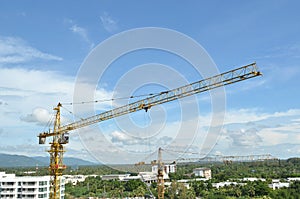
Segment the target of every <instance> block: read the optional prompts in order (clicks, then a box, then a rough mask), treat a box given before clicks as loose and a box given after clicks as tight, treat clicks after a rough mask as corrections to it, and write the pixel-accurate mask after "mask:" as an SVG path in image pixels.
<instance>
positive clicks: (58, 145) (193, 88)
mask: <svg viewBox="0 0 300 199" xmlns="http://www.w3.org/2000/svg"><path fill="white" fill-rule="evenodd" d="M260 75H262V74H261V73H260V72H259V71H258V69H257V66H256V63H252V64H249V65H246V66H243V67H240V68H237V69H234V70H230V71H228V72H225V73H222V74H219V75H216V76H213V77H210V78H207V79H204V80H200V81H197V82H194V83H191V84H188V85H185V86H182V87H179V88H176V89H173V90H169V91H164V92H161V93H159V94H157V95H154V96H151V97H148V98H145V99H142V100H138V101H136V102H133V103H130V104H127V105H124V106H121V107H118V108H115V109H112V110H109V111H106V112H103V113H100V114H97V115H95V116H91V117H88V118H86V119H82V120H80V121H76V122H73V123H70V124H67V125H64V126H61V124H60V107H61V106H62V105H61V104H60V103H59V104H58V105H57V107H55V108H54V110H55V111H56V119H55V123H54V128H53V131H52V132H51V131H49V132H43V133H40V134H39V135H38V137H39V144H45V142H46V138H47V137H53V141H52V142H51V143H50V144H51V146H50V150H49V151H48V152H49V154H50V166H49V170H50V176H51V193H50V199H60V180H61V176H62V172H63V170H64V169H65V168H66V166H65V165H64V164H63V154H64V152H65V151H64V146H63V145H64V144H67V143H68V132H69V131H72V130H76V129H79V128H82V127H85V126H89V125H92V124H95V123H98V122H101V121H105V120H109V119H112V118H115V117H119V116H121V115H125V114H129V113H132V112H136V111H139V110H145V111H148V110H149V109H150V108H151V107H152V106H156V105H159V104H164V103H166V102H170V101H174V100H176V99H180V98H183V97H187V96H191V95H195V94H198V93H202V92H205V91H209V90H212V89H215V88H218V87H221V86H225V85H229V84H233V83H236V82H239V81H243V80H246V79H250V78H253V77H257V76H260ZM162 184H163V179H162ZM161 193H162V197H161V198H163V190H162V192H160V194H161Z"/></svg>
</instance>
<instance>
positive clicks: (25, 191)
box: [0, 172, 65, 199]
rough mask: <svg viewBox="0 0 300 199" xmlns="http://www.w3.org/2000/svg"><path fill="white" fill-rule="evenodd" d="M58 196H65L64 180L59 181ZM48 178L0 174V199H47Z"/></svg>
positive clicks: (62, 198)
mask: <svg viewBox="0 0 300 199" xmlns="http://www.w3.org/2000/svg"><path fill="white" fill-rule="evenodd" d="M60 185H61V187H60V193H61V194H60V195H61V199H64V196H65V183H64V178H62V179H61V184H60ZM49 194H50V176H16V175H15V174H6V173H5V172H0V198H1V199H2V198H7V199H8V198H22V199H39V198H46V199H47V198H49Z"/></svg>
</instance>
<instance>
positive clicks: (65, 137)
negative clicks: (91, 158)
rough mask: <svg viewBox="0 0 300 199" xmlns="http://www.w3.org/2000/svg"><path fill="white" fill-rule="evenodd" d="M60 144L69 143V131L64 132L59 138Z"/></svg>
mask: <svg viewBox="0 0 300 199" xmlns="http://www.w3.org/2000/svg"><path fill="white" fill-rule="evenodd" d="M59 143H60V144H68V143H69V133H63V134H62V135H61V137H60V138H59Z"/></svg>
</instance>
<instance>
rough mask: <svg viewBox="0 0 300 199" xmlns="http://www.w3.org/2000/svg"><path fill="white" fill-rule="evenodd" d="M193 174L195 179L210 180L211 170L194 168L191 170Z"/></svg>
mask: <svg viewBox="0 0 300 199" xmlns="http://www.w3.org/2000/svg"><path fill="white" fill-rule="evenodd" d="M193 174H195V176H197V177H203V178H207V179H211V169H210V168H195V169H193Z"/></svg>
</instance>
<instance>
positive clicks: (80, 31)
mask: <svg viewBox="0 0 300 199" xmlns="http://www.w3.org/2000/svg"><path fill="white" fill-rule="evenodd" d="M70 30H71V31H72V32H73V33H75V34H77V35H79V36H80V37H81V38H82V39H83V41H84V42H86V43H87V44H88V45H89V48H90V49H92V48H93V47H94V46H95V44H94V43H93V42H92V41H91V40H90V38H89V36H88V31H87V30H86V29H85V28H83V27H80V26H78V25H77V24H73V25H72V26H71V28H70Z"/></svg>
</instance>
